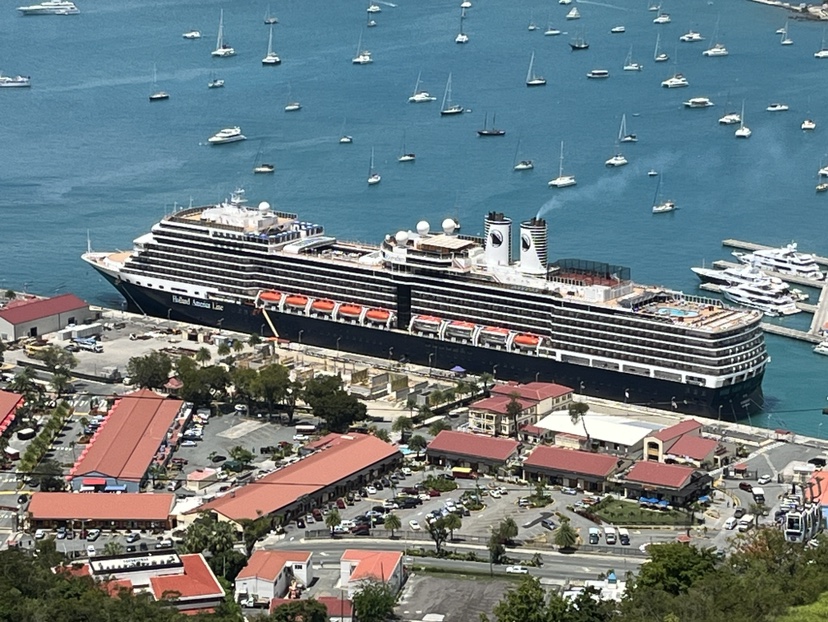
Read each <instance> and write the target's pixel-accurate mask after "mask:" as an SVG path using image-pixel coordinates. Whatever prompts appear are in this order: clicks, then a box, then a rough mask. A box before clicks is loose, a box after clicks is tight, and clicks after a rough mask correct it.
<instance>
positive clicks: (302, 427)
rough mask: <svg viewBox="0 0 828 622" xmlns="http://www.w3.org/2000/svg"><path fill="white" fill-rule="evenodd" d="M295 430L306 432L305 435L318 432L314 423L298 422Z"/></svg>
mask: <svg viewBox="0 0 828 622" xmlns="http://www.w3.org/2000/svg"><path fill="white" fill-rule="evenodd" d="M295 430H296V434H304V435H305V436H310V435H312V434H316V426H315V425H313V424H312V423H298V424H296V428H295Z"/></svg>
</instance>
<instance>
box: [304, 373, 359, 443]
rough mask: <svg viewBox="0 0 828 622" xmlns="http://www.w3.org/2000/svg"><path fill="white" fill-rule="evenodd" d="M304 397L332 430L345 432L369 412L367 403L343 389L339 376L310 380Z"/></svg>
mask: <svg viewBox="0 0 828 622" xmlns="http://www.w3.org/2000/svg"><path fill="white" fill-rule="evenodd" d="M304 399H305V402H307V404H308V405H309V406H310V407H311V410H312V411H313V414H314V415H315V416H317V417H319V418H320V419H323V420H324V421H325V423H326V427H327V428H328V430H330V431H331V432H345V431H347V430H348V428H349V427H350V426H351V425H352V424H353V423H354V422H355V421H362V420H363V419H365V417H366V416H367V414H368V412H367V409H366V407H365V404H363V403H362V402H360V401H359V400H358V399H357V398H356V397H355V396H353V395H350V394H348V393H347V392H346V391H345V390H344V389H342V379H341V378H340V377H339V376H322V377H317V378H312V379H310V380H308V381H307V383H305V390H304Z"/></svg>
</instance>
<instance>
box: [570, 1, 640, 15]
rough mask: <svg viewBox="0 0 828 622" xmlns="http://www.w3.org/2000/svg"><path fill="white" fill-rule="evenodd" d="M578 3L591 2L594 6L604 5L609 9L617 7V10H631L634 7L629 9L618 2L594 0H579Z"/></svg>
mask: <svg viewBox="0 0 828 622" xmlns="http://www.w3.org/2000/svg"><path fill="white" fill-rule="evenodd" d="M578 4H591V5H593V6H603V7H606V8H608V9H615V10H616V11H624V12H629V11H631V10H632V9H629V8H628V7H625V6H618V5H616V4H607V3H606V2H592V1H591V0H578Z"/></svg>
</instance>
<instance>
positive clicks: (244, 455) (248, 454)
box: [228, 445, 256, 467]
mask: <svg viewBox="0 0 828 622" xmlns="http://www.w3.org/2000/svg"><path fill="white" fill-rule="evenodd" d="M228 453H229V454H230V457H231V458H232V459H233V460H236V461H237V462H241V463H242V465H244V466H245V467H247V466H250V463H251V462H253V459H254V458H255V457H256V456H254V455H253V452H252V451H250V450H249V449H245V448H244V447H242V446H241V445H236V446H235V447H233V448H231V449H230V451H229V452H228Z"/></svg>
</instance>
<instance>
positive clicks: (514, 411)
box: [506, 393, 523, 439]
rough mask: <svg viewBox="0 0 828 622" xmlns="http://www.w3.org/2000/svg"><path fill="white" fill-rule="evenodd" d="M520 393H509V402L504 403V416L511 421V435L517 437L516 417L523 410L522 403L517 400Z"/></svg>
mask: <svg viewBox="0 0 828 622" xmlns="http://www.w3.org/2000/svg"><path fill="white" fill-rule="evenodd" d="M518 398H520V394H518V393H512V394H510V395H509V402H508V403H507V404H506V416H507V417H509V420H510V421H511V422H512V436H514V437H515V439H517V438H518V436H519V435H518V432H519V430H518V419H519V418H520V415H521V413H522V412H523V404H521V403H520V402H519V401H518Z"/></svg>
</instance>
